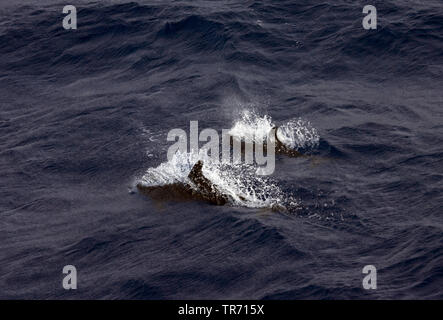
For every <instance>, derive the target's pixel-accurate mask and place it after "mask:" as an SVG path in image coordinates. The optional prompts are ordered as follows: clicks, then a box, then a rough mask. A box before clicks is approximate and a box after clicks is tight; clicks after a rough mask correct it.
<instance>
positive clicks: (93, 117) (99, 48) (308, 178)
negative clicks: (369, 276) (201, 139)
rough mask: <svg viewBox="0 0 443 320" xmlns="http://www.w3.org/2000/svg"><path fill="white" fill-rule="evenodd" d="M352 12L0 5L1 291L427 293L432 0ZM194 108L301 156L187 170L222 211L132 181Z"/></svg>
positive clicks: (272, 5) (437, 18)
mask: <svg viewBox="0 0 443 320" xmlns="http://www.w3.org/2000/svg"><path fill="white" fill-rule="evenodd" d="M67 4H72V5H75V6H76V7H77V14H78V29H77V30H65V29H64V28H63V27H62V20H63V17H64V14H63V13H62V8H63V6H64V5H67ZM366 4H368V3H366V2H365V1H346V0H337V1H316V0H314V1H305V0H301V1H271V0H266V1H239V0H236V1H199V0H198V1H146V0H144V1H134V2H127V1H122V0H120V1H95V2H93V1H70V2H69V3H64V2H62V1H53V0H44V1H10V2H6V1H1V2H0V57H1V59H0V174H1V178H0V231H1V232H0V298H2V299H21V298H24V299H355V298H358V299H442V298H443V291H442V284H443V281H442V279H443V221H442V210H443V196H442V190H443V181H442V178H443V111H442V110H443V109H442V107H443V89H442V88H443V3H442V2H441V1H440V0H429V1H418V0H399V1H391V0H388V1H386V0H384V1H378V0H377V1H372V2H371V3H370V4H372V5H374V6H375V7H376V8H377V13H378V28H377V29H376V30H365V29H364V28H363V27H362V19H363V17H364V14H363V13H362V8H363V7H364V5H366ZM195 120H197V121H199V128H200V130H202V129H204V128H214V129H216V130H221V129H231V130H233V131H235V132H237V133H239V134H241V135H248V134H250V133H251V132H256V131H260V130H263V128H268V127H272V126H273V125H282V126H286V128H287V127H288V126H289V128H290V129H291V128H294V126H295V128H296V130H288V131H287V132H286V134H284V133H283V131H282V133H281V134H282V135H284V137H283V138H284V139H286V140H285V141H288V143H289V144H290V145H292V146H295V147H300V148H301V149H303V153H306V157H300V158H290V157H286V156H284V155H277V156H276V162H275V172H274V173H273V174H272V175H271V176H267V177H263V176H261V177H258V176H256V175H255V174H254V172H251V171H250V170H249V171H248V170H247V169H242V168H240V167H238V166H234V167H233V168H228V169H218V170H216V169H214V168H211V167H207V168H206V169H205V170H206V171H204V172H206V174H207V175H208V177H210V179H212V180H213V181H216V182H217V183H218V184H219V185H221V186H222V187H223V190H224V191H225V192H227V193H230V194H231V195H232V199H231V200H232V201H230V202H229V203H228V204H227V205H225V206H216V205H212V204H209V203H205V202H202V201H193V200H189V199H188V201H182V200H183V199H173V198H172V199H168V200H167V201H159V200H158V199H153V198H151V197H149V196H146V195H144V194H141V193H139V192H138V191H137V189H136V188H135V184H137V183H140V182H144V183H151V184H154V185H156V184H157V185H161V184H164V183H169V182H170V181H177V180H180V179H183V177H185V176H186V173H187V170H190V166H192V163H191V164H189V157H186V156H184V157H176V158H175V159H174V160H173V161H168V160H167V157H166V154H167V150H168V148H169V146H170V145H171V142H168V141H167V139H166V137H167V134H168V132H169V131H170V130H171V129H174V128H182V129H184V130H185V131H187V132H188V131H189V122H190V121H195ZM294 133H295V134H294ZM283 138H282V139H283ZM239 194H241V195H242V197H241V198H240V197H237V198H235V197H236V196H238V195H239ZM274 204H279V205H282V206H283V207H285V208H289V209H288V210H284V209H280V210H279V209H277V210H275V207H274V208H273V205H274ZM65 265H74V266H75V267H76V269H77V272H78V289H77V290H65V289H63V287H62V279H63V277H64V276H65V275H64V274H63V273H62V269H63V267H64V266H65ZM365 265H374V266H375V267H376V268H377V289H376V290H365V289H364V288H363V287H362V280H363V277H364V276H365V275H364V274H362V269H363V267H364V266H365Z"/></svg>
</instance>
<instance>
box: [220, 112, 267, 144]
mask: <svg viewBox="0 0 443 320" xmlns="http://www.w3.org/2000/svg"><path fill="white" fill-rule="evenodd" d="M273 127H275V125H274V124H273V123H272V119H271V117H270V116H268V115H264V116H260V115H259V114H257V113H256V112H254V111H250V110H243V111H242V112H241V113H240V119H239V120H237V121H236V122H235V123H234V125H233V127H232V128H231V129H230V130H229V134H230V135H231V136H234V137H238V138H241V139H245V140H248V141H252V142H255V143H263V142H264V141H266V138H267V136H268V134H269V132H270V131H271V129H272V128H273Z"/></svg>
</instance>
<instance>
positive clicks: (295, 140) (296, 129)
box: [277, 118, 320, 150]
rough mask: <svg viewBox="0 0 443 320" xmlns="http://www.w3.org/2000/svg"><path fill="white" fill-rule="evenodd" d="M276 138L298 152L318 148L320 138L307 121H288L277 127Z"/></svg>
mask: <svg viewBox="0 0 443 320" xmlns="http://www.w3.org/2000/svg"><path fill="white" fill-rule="evenodd" d="M277 138H278V139H279V140H280V141H281V142H282V143H283V144H284V145H286V146H287V147H289V148H292V149H295V150H300V149H308V148H315V147H317V146H318V144H319V141H320V136H319V134H318V132H317V129H315V128H314V127H312V125H311V123H310V122H309V121H306V120H303V119H300V118H299V119H296V120H290V121H288V122H287V123H285V124H283V125H281V126H279V127H278V130H277Z"/></svg>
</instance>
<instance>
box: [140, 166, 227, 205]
mask: <svg viewBox="0 0 443 320" xmlns="http://www.w3.org/2000/svg"><path fill="white" fill-rule="evenodd" d="M202 169H203V161H201V160H199V161H197V162H196V163H195V164H194V166H193V167H192V169H191V171H190V172H189V174H188V178H189V180H190V181H191V182H192V183H193V184H194V186H195V187H196V188H193V187H192V186H191V185H189V184H186V183H173V184H169V185H164V186H145V185H143V184H141V183H138V184H137V189H138V190H139V191H140V192H141V193H144V194H147V195H149V196H151V197H152V198H154V199H155V200H170V199H171V200H172V199H173V200H188V199H196V200H202V201H206V202H209V203H212V204H215V205H225V204H226V203H227V202H228V196H227V195H225V194H223V193H222V192H220V190H219V189H218V188H217V186H216V185H215V184H213V183H212V182H211V181H210V180H209V179H208V178H206V177H205V176H204V174H203V171H202Z"/></svg>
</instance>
